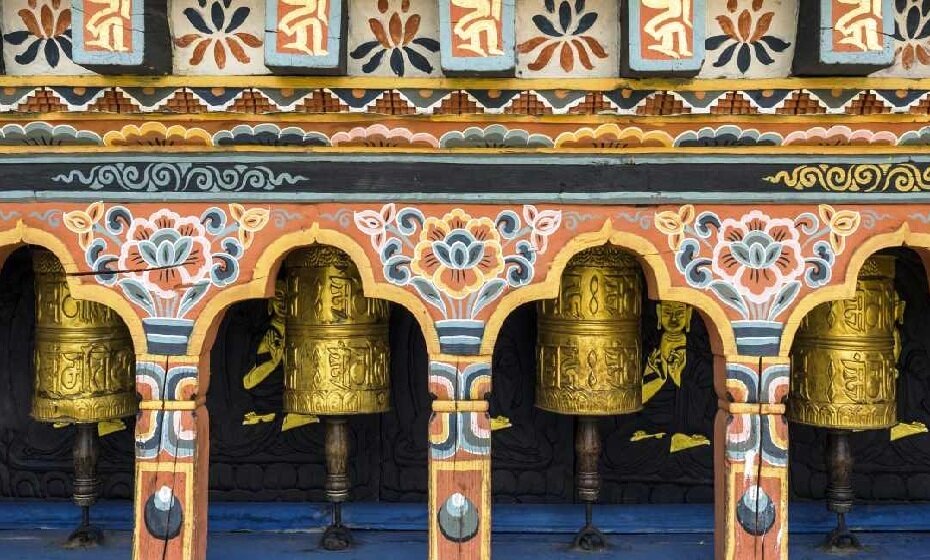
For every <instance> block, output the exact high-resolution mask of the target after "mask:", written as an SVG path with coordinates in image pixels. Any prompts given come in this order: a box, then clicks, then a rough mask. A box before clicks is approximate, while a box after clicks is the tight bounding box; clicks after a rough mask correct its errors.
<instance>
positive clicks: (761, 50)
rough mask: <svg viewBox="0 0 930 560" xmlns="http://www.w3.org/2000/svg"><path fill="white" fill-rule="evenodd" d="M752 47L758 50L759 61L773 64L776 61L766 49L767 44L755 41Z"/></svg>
mask: <svg viewBox="0 0 930 560" xmlns="http://www.w3.org/2000/svg"><path fill="white" fill-rule="evenodd" d="M752 48H753V49H754V50H755V51H756V58H757V59H759V62H761V63H762V64H771V63H773V62H775V59H773V58H772V57H771V56H769V51H767V50H765V46H764V45H763V44H762V43H761V42H758V43H753V44H752Z"/></svg>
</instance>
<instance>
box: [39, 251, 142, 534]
mask: <svg viewBox="0 0 930 560" xmlns="http://www.w3.org/2000/svg"><path fill="white" fill-rule="evenodd" d="M32 263H33V272H34V273H35V293H36V296H35V302H36V303H35V310H36V339H35V391H34V393H33V400H32V416H33V418H35V419H36V420H38V421H40V422H51V423H74V424H77V434H76V437H75V441H74V449H73V453H72V458H73V460H74V481H73V482H74V484H73V486H74V495H73V499H74V503H75V504H77V505H78V506H80V507H81V509H82V518H81V524H80V525H79V526H78V527H77V528H76V529H75V530H74V532H73V533H72V534H71V536H70V537H69V538H68V543H67V545H68V546H70V547H77V546H92V545H96V544H98V543H100V542H101V541H102V540H103V533H102V531H101V530H100V529H99V528H98V527H95V526H92V525H91V524H90V506H91V505H93V504H94V502H96V501H97V488H98V482H97V473H96V466H97V455H98V453H99V451H98V447H99V441H98V438H99V435H98V431H97V423H98V422H104V421H108V420H115V419H117V418H122V417H125V416H132V415H133V414H135V413H136V409H137V408H138V399H137V397H136V391H135V353H134V351H133V347H132V338H131V337H130V335H129V330H128V329H127V328H126V325H125V324H123V321H122V320H121V319H120V317H119V316H118V315H117V314H116V313H114V312H113V310H111V309H110V308H109V307H107V306H106V305H103V304H100V303H96V302H93V301H86V300H76V299H74V298H73V297H71V292H70V291H69V290H68V284H67V282H66V279H65V271H64V268H63V267H62V266H61V263H60V262H59V261H58V259H57V258H55V256H54V255H53V254H52V253H51V252H49V251H47V250H35V251H33V255H32Z"/></svg>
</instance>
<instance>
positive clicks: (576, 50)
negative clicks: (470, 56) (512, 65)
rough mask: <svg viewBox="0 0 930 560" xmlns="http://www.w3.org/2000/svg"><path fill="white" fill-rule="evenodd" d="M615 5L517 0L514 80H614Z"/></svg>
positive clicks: (608, 0)
mask: <svg viewBox="0 0 930 560" xmlns="http://www.w3.org/2000/svg"><path fill="white" fill-rule="evenodd" d="M619 4H620V3H619V2H617V1H616V0H517V76H521V77H542V76H578V77H595V76H616V75H617V74H618V73H619V69H620V62H619V60H618V58H617V51H618V50H619V49H618V46H619V36H620V20H619V15H618V11H617V6H618V5H619Z"/></svg>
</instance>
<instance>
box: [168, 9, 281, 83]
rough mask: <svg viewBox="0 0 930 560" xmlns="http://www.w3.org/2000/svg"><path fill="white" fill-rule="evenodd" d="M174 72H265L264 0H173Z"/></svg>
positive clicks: (171, 14)
mask: <svg viewBox="0 0 930 560" xmlns="http://www.w3.org/2000/svg"><path fill="white" fill-rule="evenodd" d="M169 12H170V17H171V30H172V43H173V47H174V53H173V55H174V71H175V73H177V74H238V75H241V74H267V73H268V69H267V68H266V67H265V52H264V38H265V31H264V30H265V3H264V1H263V0H172V1H171V4H170V8H169Z"/></svg>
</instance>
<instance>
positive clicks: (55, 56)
mask: <svg viewBox="0 0 930 560" xmlns="http://www.w3.org/2000/svg"><path fill="white" fill-rule="evenodd" d="M45 60H46V62H48V65H49V66H51V67H52V68H55V67H57V66H58V61H59V60H60V55H59V52H58V43H56V42H55V41H46V42H45Z"/></svg>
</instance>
